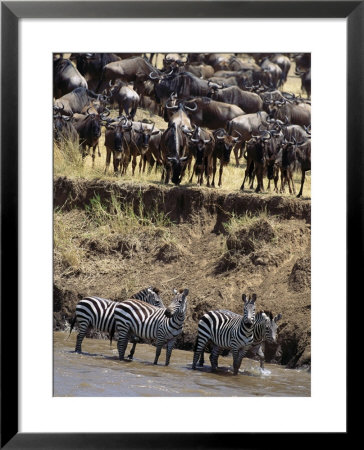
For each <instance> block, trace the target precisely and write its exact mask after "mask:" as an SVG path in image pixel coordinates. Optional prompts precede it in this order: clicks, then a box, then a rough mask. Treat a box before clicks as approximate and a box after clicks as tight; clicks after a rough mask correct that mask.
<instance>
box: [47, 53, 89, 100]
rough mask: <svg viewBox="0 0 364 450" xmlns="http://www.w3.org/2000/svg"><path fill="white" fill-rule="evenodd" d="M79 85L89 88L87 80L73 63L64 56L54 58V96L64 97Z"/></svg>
mask: <svg viewBox="0 0 364 450" xmlns="http://www.w3.org/2000/svg"><path fill="white" fill-rule="evenodd" d="M78 87H82V88H85V89H87V88H88V86H87V81H86V80H85V78H84V77H83V76H82V75H81V74H80V72H79V71H78V70H77V69H76V67H75V66H74V65H73V64H72V63H71V61H70V60H69V59H64V58H58V59H55V60H53V95H54V97H55V98H59V97H62V96H63V95H65V94H68V93H69V92H72V91H73V90H74V89H76V88H78Z"/></svg>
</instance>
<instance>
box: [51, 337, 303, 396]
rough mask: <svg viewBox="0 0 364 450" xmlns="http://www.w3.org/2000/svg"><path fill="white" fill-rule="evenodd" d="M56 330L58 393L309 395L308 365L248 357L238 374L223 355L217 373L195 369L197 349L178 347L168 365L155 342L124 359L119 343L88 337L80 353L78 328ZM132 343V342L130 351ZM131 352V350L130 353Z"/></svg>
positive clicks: (64, 394)
mask: <svg viewBox="0 0 364 450" xmlns="http://www.w3.org/2000/svg"><path fill="white" fill-rule="evenodd" d="M67 337H68V333H64V332H55V333H54V384H53V395H54V396H62V397H63V396H72V397H98V396H102V397H129V396H138V397H151V396H182V397H191V396H201V397H209V396H219V397H231V396H242V397H252V396H269V397H271V396H275V397H308V396H310V389H311V376H310V373H308V372H307V371H305V370H293V369H285V368H284V367H283V366H279V365H275V364H266V365H265V371H264V373H261V371H260V368H259V363H258V362H257V361H254V360H251V359H244V360H243V363H242V365H241V370H240V373H239V375H237V376H233V374H232V358H231V357H230V356H227V357H220V358H219V368H218V371H217V373H214V374H212V373H210V372H209V370H210V366H209V364H208V363H209V360H208V355H206V363H205V367H204V368H202V369H199V370H192V369H191V363H192V356H193V353H192V352H187V351H183V350H173V353H172V357H171V363H170V365H169V366H168V367H165V366H164V358H165V350H162V354H161V356H160V359H159V363H158V365H157V366H154V365H153V360H154V355H155V347H153V346H152V345H148V344H138V345H137V347H136V352H135V355H134V360H133V361H132V362H123V361H119V360H118V353H117V350H116V343H115V342H113V345H112V347H111V348H110V344H109V342H108V341H106V340H101V339H85V340H84V342H83V346H82V349H83V353H82V354H77V353H74V346H75V341H76V333H72V335H71V337H70V338H69V339H68V340H66V339H67ZM129 348H130V347H128V349H127V351H128V350H129ZM126 355H128V353H126Z"/></svg>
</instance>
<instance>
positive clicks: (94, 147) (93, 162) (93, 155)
mask: <svg viewBox="0 0 364 450" xmlns="http://www.w3.org/2000/svg"><path fill="white" fill-rule="evenodd" d="M95 156H96V145H94V146H93V147H92V168H94V167H95Z"/></svg>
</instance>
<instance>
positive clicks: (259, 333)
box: [198, 310, 282, 370]
mask: <svg viewBox="0 0 364 450" xmlns="http://www.w3.org/2000/svg"><path fill="white" fill-rule="evenodd" d="M220 311H221V310H220ZM225 312H226V311H225ZM229 312H230V311H229ZM230 314H232V315H238V314H235V313H232V312H230ZM281 318H282V314H277V315H276V316H275V317H273V314H272V313H271V312H269V313H268V312H264V311H260V312H258V313H257V315H256V316H255V323H254V329H253V344H252V348H251V349H250V350H251V351H252V352H253V355H256V354H258V356H259V360H260V368H261V370H264V345H265V342H270V343H272V344H276V343H277V339H278V325H277V322H278V320H280V319H281ZM221 351H222V349H221V348H219V347H217V346H215V345H214V346H213V348H212V350H211V354H210V362H211V367H215V368H217V360H218V357H219V355H220V353H221ZM203 364H204V353H203V352H202V353H201V356H200V360H199V363H198V365H199V366H203Z"/></svg>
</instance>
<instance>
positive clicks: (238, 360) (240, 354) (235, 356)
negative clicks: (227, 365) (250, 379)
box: [233, 348, 248, 375]
mask: <svg viewBox="0 0 364 450" xmlns="http://www.w3.org/2000/svg"><path fill="white" fill-rule="evenodd" d="M247 351H248V349H247V348H243V349H240V350H237V351H236V353H235V352H234V351H233V359H234V362H233V367H234V375H237V374H238V373H239V369H240V366H241V362H242V360H243V358H244V356H245V355H246V353H247Z"/></svg>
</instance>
